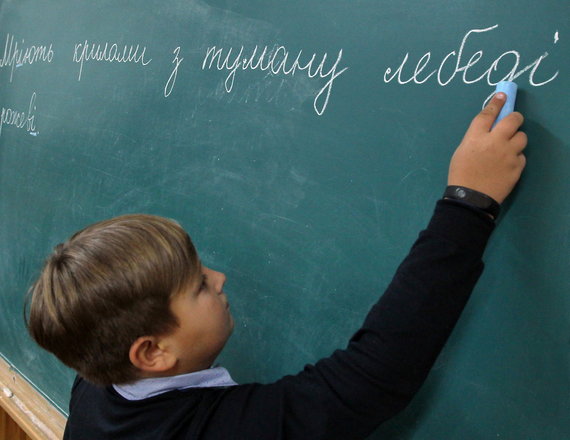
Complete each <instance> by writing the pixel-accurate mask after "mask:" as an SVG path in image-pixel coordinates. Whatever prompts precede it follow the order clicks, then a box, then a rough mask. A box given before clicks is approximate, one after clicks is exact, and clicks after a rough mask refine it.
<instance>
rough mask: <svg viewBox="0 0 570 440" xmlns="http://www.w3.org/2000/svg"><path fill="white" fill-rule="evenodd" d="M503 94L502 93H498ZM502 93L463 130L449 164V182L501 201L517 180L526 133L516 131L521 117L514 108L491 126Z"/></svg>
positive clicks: (519, 173) (522, 163) (503, 98)
mask: <svg viewBox="0 0 570 440" xmlns="http://www.w3.org/2000/svg"><path fill="white" fill-rule="evenodd" d="M501 95H502V96H501ZM504 103H505V95H504V94H501V93H498V94H497V95H495V96H494V97H493V99H492V100H491V102H489V104H488V105H487V106H486V107H485V108H484V109H483V110H482V111H481V113H479V114H478V115H477V116H475V118H474V119H473V121H472V122H471V125H470V126H469V128H468V129H467V132H466V133H465V137H464V138H463V140H462V141H461V144H460V145H459V147H457V150H455V153H454V154H453V157H452V158H451V163H450V165H449V175H448V181H447V182H448V183H447V184H448V185H459V186H464V187H467V188H470V189H473V190H475V191H479V192H482V193H483V194H487V195H488V196H489V197H492V198H493V199H495V200H496V201H497V202H498V203H502V202H503V201H504V200H505V199H506V198H507V196H508V195H509V194H510V192H511V191H512V190H513V188H514V186H515V185H516V183H517V182H518V180H519V178H520V176H521V173H522V171H523V169H524V167H525V164H526V158H525V156H524V155H523V153H522V152H523V150H524V148H525V147H526V144H527V137H526V135H525V134H524V133H523V132H522V131H518V129H519V128H520V126H521V125H522V123H523V121H524V118H523V116H522V115H521V114H520V113H518V112H514V113H511V114H510V115H508V116H506V117H505V118H504V119H502V120H501V121H500V122H499V123H497V125H496V126H495V127H494V128H493V129H492V130H491V127H492V126H493V123H494V122H495V119H496V118H497V115H498V114H499V112H500V110H501V108H502V107H503V104H504Z"/></svg>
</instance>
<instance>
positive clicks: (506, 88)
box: [493, 81, 517, 127]
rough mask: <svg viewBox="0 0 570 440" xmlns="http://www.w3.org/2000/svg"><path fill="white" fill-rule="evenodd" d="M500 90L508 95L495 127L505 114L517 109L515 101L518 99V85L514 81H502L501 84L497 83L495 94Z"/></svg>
mask: <svg viewBox="0 0 570 440" xmlns="http://www.w3.org/2000/svg"><path fill="white" fill-rule="evenodd" d="M499 92H503V93H504V94H505V95H507V101H506V102H505V104H504V105H503V108H502V109H501V112H500V113H499V116H497V119H495V123H494V124H493V127H494V126H495V125H496V124H497V123H498V122H499V121H500V120H501V119H503V118H504V117H505V116H507V115H508V114H511V113H512V112H513V111H515V101H516V99H517V85H516V83H514V82H512V81H501V82H500V83H499V84H497V88H496V89H495V94H496V93H499Z"/></svg>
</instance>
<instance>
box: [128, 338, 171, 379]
mask: <svg viewBox="0 0 570 440" xmlns="http://www.w3.org/2000/svg"><path fill="white" fill-rule="evenodd" d="M129 359H130V361H131V363H132V364H133V365H134V366H135V367H137V368H138V369H139V370H141V371H143V372H145V373H163V372H165V371H168V370H170V369H172V368H173V367H174V366H175V365H176V361H177V359H176V356H175V355H174V353H172V352H171V351H169V350H165V349H164V347H163V346H162V344H161V343H160V340H159V339H158V338H156V337H154V336H141V337H140V338H138V339H137V340H136V341H135V342H133V343H132V345H131V349H130V350H129Z"/></svg>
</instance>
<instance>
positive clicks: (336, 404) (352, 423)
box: [64, 201, 494, 440]
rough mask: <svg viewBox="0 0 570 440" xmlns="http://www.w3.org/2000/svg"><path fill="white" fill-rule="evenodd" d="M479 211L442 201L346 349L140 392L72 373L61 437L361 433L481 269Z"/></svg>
mask: <svg viewBox="0 0 570 440" xmlns="http://www.w3.org/2000/svg"><path fill="white" fill-rule="evenodd" d="M493 226H494V224H493V222H492V221H491V220H490V219H489V218H488V217H487V216H486V215H484V214H482V213H480V212H478V211H475V210H471V209H469V208H467V207H464V206H460V205H457V204H455V203H454V202H451V201H440V202H438V204H437V207H436V210H435V212H434V215H433V217H432V219H431V222H430V224H429V226H428V228H427V229H426V230H425V231H423V232H422V233H421V234H420V236H419V238H418V240H417V241H416V243H415V244H414V246H413V248H412V249H411V251H410V253H409V255H408V256H407V257H406V259H405V260H404V261H403V262H402V264H401V265H400V267H399V268H398V270H397V272H396V275H395V276H394V279H393V280H392V282H391V284H390V285H389V287H388V289H387V290H386V292H385V293H384V295H383V296H382V297H381V298H380V300H379V301H378V303H376V304H375V305H374V306H373V307H372V309H371V310H370V312H369V314H368V316H367V317H366V320H365V322H364V324H363V326H362V328H361V329H360V330H358V332H357V333H356V334H355V335H354V336H353V337H352V339H351V340H350V342H349V344H348V347H347V348H346V349H345V350H337V351H335V352H334V353H333V354H332V356H330V357H328V358H325V359H322V360H320V361H319V362H317V363H316V364H315V365H308V366H306V367H305V369H304V370H303V371H302V372H300V373H299V374H297V375H295V376H285V377H283V378H282V379H280V380H278V381H277V382H275V383H271V384H267V385H262V384H255V383H254V384H247V385H238V386H233V387H227V388H193V389H186V390H176V391H170V392H166V393H164V394H161V395H158V396H155V397H151V398H148V399H144V400H139V401H129V400H126V399H124V398H123V397H121V396H120V395H119V394H118V393H116V392H115V391H114V389H113V388H112V387H107V388H101V387H96V386H94V385H92V384H90V383H89V382H87V381H85V380H82V379H80V378H78V379H77V380H76V381H75V383H74V386H73V389H72V396H71V403H70V415H69V420H68V423H67V427H66V431H65V436H64V439H66V440H79V439H93V440H104V439H113V440H119V439H137V440H144V439H152V440H157V439H212V440H226V439H244V440H263V439H271V440H276V439H310V440H317V439H340V440H348V439H362V438H365V437H366V436H367V435H368V434H370V433H371V432H372V431H373V430H374V429H375V428H376V427H377V426H378V425H379V424H380V423H382V422H383V421H385V420H387V419H389V418H390V417H392V416H394V415H395V414H397V413H398V412H399V411H401V410H402V409H403V408H404V407H405V406H406V405H407V404H408V403H409V402H410V400H411V399H412V397H413V396H414V394H415V393H416V392H417V391H418V389H419V388H420V386H421V385H422V383H423V382H424V380H425V378H426V376H427V374H428V372H429V370H430V368H431V367H432V365H433V363H434V362H435V359H436V357H437V356H438V354H439V352H440V351H441V349H442V348H443V345H444V344H445V342H446V340H447V339H448V337H449V335H450V333H451V331H452V329H453V327H454V326H455V324H456V322H457V320H458V318H459V315H460V314H461V311H462V310H463V308H464V306H465V304H466V302H467V300H468V298H469V295H470V294H471V291H472V289H473V287H474V286H475V283H476V281H477V279H478V278H479V275H480V274H481V271H482V269H483V263H482V261H481V257H482V254H483V251H484V248H485V246H486V243H487V240H488V238H489V235H490V234H491V231H492V230H493Z"/></svg>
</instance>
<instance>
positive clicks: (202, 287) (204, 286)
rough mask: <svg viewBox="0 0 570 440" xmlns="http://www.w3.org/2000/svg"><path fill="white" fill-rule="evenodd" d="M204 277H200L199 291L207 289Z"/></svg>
mask: <svg viewBox="0 0 570 440" xmlns="http://www.w3.org/2000/svg"><path fill="white" fill-rule="evenodd" d="M206 279H207V277H206V275H202V284H200V290H201V291H202V290H204V289H205V288H206V287H207V283H206Z"/></svg>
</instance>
